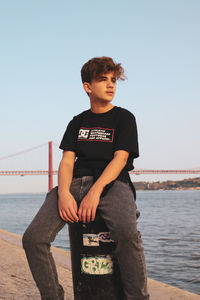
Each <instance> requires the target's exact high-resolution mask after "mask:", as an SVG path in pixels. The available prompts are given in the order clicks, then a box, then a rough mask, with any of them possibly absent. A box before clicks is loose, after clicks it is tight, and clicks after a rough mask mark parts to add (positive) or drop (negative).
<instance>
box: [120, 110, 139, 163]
mask: <svg viewBox="0 0 200 300" xmlns="http://www.w3.org/2000/svg"><path fill="white" fill-rule="evenodd" d="M114 148H115V151H117V150H125V151H127V152H129V153H130V154H131V156H132V157H133V158H137V157H138V156H139V147H138V133H137V125H136V120H135V117H134V115H133V114H132V113H128V114H124V115H123V117H122V118H120V122H119V123H118V127H117V132H116V141H115V147H114Z"/></svg>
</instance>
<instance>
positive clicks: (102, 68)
mask: <svg viewBox="0 0 200 300" xmlns="http://www.w3.org/2000/svg"><path fill="white" fill-rule="evenodd" d="M109 72H114V75H115V77H116V79H117V80H125V79H126V76H125V75H124V69H123V68H122V66H121V64H117V63H115V62H114V61H113V59H112V58H111V57H107V56H102V57H94V58H92V59H90V60H89V61H88V62H86V63H85V64H84V65H83V67H82V69H81V79H82V82H83V83H84V82H89V83H91V82H92V80H94V79H97V78H98V77H99V76H100V75H101V74H106V73H109Z"/></svg>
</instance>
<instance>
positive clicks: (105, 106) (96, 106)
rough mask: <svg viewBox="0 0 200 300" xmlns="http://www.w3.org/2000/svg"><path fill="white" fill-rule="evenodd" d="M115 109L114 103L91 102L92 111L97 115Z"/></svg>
mask: <svg viewBox="0 0 200 300" xmlns="http://www.w3.org/2000/svg"><path fill="white" fill-rule="evenodd" d="M113 107H114V105H113V104H112V103H94V102H92V101H90V109H91V111H92V112H93V113H95V114H102V113H105V112H107V111H109V110H111V109H112V108H113Z"/></svg>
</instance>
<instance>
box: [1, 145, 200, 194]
mask: <svg viewBox="0 0 200 300" xmlns="http://www.w3.org/2000/svg"><path fill="white" fill-rule="evenodd" d="M44 145H46V143H45V144H42V145H39V146H36V147H32V148H30V149H26V150H23V151H20V152H17V153H14V154H11V155H7V156H3V157H0V160H4V159H9V158H11V157H14V156H18V155H21V154H24V153H26V152H30V151H33V150H35V149H38V148H40V147H42V146H44ZM52 145H53V142H52V141H49V142H48V170H16V171H15V170H6V171H4V170H0V176H17V175H18V176H27V175H47V176H48V189H49V190H51V189H52V188H53V175H57V174H58V170H53V147H52ZM129 173H130V174H135V175H141V174H200V169H179V170H167V169H166V170H161V169H160V170H154V169H134V170H132V171H130V172H129Z"/></svg>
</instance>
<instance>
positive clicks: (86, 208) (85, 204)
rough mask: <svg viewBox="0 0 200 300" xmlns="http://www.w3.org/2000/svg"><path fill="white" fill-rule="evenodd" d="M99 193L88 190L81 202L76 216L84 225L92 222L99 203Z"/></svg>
mask: <svg viewBox="0 0 200 300" xmlns="http://www.w3.org/2000/svg"><path fill="white" fill-rule="evenodd" d="M100 196H101V193H100V192H98V191H95V190H92V189H90V190H89V192H88V193H87V195H86V196H85V197H84V198H83V200H82V201H81V204H80V207H79V210H78V216H79V219H80V220H81V221H83V222H84V223H86V220H87V222H90V220H92V221H94V218H95V215H96V209H97V206H98V204H99V201H100Z"/></svg>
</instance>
